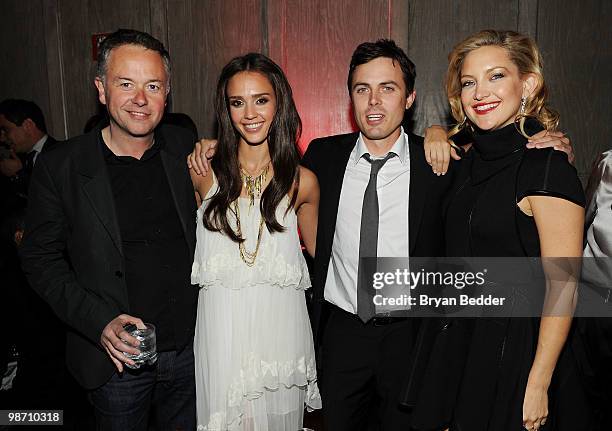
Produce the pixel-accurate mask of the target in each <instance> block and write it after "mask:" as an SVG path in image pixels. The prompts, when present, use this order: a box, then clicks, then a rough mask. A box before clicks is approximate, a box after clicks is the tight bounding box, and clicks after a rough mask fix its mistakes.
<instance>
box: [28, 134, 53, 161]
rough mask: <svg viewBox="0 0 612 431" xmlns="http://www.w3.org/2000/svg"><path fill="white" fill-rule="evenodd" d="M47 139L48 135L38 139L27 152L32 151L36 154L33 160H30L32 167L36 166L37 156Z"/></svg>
mask: <svg viewBox="0 0 612 431" xmlns="http://www.w3.org/2000/svg"><path fill="white" fill-rule="evenodd" d="M47 138H49V135H45V136H43V137H42V138H40V139H39V140H38V141H36V143H35V144H34V146H33V147H32V149H31V150H30V151H29V152H30V153H31V152H32V151H36V154H34V159H32V164H33V165H34V164H36V159H37V158H38V155H39V154H40V152H41V151H42V149H43V147H44V146H45V142H47Z"/></svg>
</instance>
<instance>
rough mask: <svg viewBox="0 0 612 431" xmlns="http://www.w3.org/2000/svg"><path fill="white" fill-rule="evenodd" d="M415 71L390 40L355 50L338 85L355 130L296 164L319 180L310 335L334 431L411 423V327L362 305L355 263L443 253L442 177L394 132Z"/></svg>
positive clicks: (409, 140) (419, 142)
mask: <svg viewBox="0 0 612 431" xmlns="http://www.w3.org/2000/svg"><path fill="white" fill-rule="evenodd" d="M415 75H416V73H415V68H414V64H413V63H412V62H411V61H410V60H409V59H408V57H407V56H406V54H405V53H404V52H403V51H402V50H401V49H400V48H399V47H397V46H396V45H395V43H394V42H393V41H390V40H379V41H377V42H375V43H363V44H361V45H359V46H358V47H357V49H356V50H355V52H354V53H353V57H352V60H351V65H350V67H349V76H348V83H347V84H348V89H349V93H350V96H351V102H352V107H353V112H354V116H355V122H356V123H357V125H358V126H359V130H360V133H352V134H347V135H339V136H331V137H328V138H321V139H315V140H314V141H312V142H311V143H310V145H309V147H308V150H307V152H306V154H305V155H304V158H303V159H302V164H303V165H304V166H306V167H307V168H309V169H311V170H312V171H313V172H314V173H315V174H316V175H317V177H318V180H319V184H321V200H320V205H319V228H318V233H317V252H316V256H315V262H314V282H313V290H314V295H315V304H316V306H317V305H318V306H319V307H318V310H315V319H314V320H315V322H314V326H315V328H314V331H315V333H316V336H317V338H319V340H318V341H319V342H320V343H321V344H322V348H321V349H322V350H321V355H320V361H321V366H322V379H321V390H322V394H321V395H322V399H323V414H324V418H325V422H326V425H327V428H328V429H330V430H334V431H341V430H347V431H348V430H351V431H355V430H362V429H367V426H368V422H369V419H370V422H371V418H373V417H375V418H376V419H375V422H377V423H378V426H377V429H381V430H385V431H386V430H407V429H410V426H411V414H410V411H409V410H404V409H401V408H400V407H399V400H400V392H401V390H402V388H403V385H404V382H405V378H406V376H407V375H408V374H409V373H410V371H409V370H410V367H411V360H412V359H413V356H414V354H415V352H414V344H415V340H416V335H417V333H418V330H419V321H418V320H415V319H408V318H406V317H397V316H395V317H394V316H393V315H392V314H388V315H386V316H381V315H380V314H378V315H376V314H374V312H375V311H377V310H368V309H367V308H368V303H369V305H370V307H371V304H372V298H371V297H368V295H367V290H368V288H371V287H372V279H371V277H370V278H369V282H368V281H364V278H367V277H368V274H367V270H364V266H363V263H364V260H361V258H362V257H376V256H386V257H407V256H440V255H443V251H444V242H443V224H442V212H441V201H442V197H443V196H444V193H445V192H446V190H447V189H448V187H449V185H450V184H451V180H452V175H451V174H447V175H446V176H437V175H435V174H434V173H433V172H432V170H431V168H430V166H429V165H428V164H427V161H426V160H425V155H424V151H423V139H422V138H421V137H419V136H416V135H413V134H411V133H406V132H404V130H403V128H402V127H401V124H402V120H403V118H404V114H405V111H406V110H407V109H409V108H410V107H411V105H412V103H413V102H414V99H415V92H414V80H415ZM451 171H452V170H451ZM374 190H376V192H375V193H373V191H374ZM364 274H365V275H364ZM370 276H371V274H370ZM368 283H369V285H368ZM321 308H323V309H327V310H328V311H327V312H325V310H323V313H321ZM327 314H329V318H328V319H327V320H326V322H322V321H321V318H320V316H321V315H327ZM378 427H380V428H378Z"/></svg>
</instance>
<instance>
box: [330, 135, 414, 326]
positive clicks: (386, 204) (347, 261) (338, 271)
mask: <svg viewBox="0 0 612 431" xmlns="http://www.w3.org/2000/svg"><path fill="white" fill-rule="evenodd" d="M390 152H391V153H395V154H397V156H396V157H391V158H390V159H389V160H388V161H387V162H386V163H385V165H384V166H383V167H382V168H381V170H380V171H379V173H378V179H377V184H376V190H377V192H378V206H379V229H378V244H377V250H378V251H377V256H378V257H407V256H408V250H409V239H408V193H409V190H410V153H409V149H408V135H406V134H405V133H404V129H401V133H400V137H399V138H398V140H397V141H395V143H394V144H393V147H392V148H391V151H390ZM366 153H369V152H368V149H367V147H366V145H365V142H364V141H363V136H362V135H361V134H359V138H358V139H357V143H356V145H355V147H354V148H353V151H352V152H351V155H350V157H349V159H348V162H347V164H346V171H345V173H344V179H343V181H342V190H341V192H340V202H339V205H338V217H337V220H336V229H335V231H334V240H333V244H332V251H331V258H330V265H329V268H328V271H327V280H326V282H325V299H326V300H327V301H329V302H331V303H332V304H334V305H336V306H338V307H340V308H342V309H343V310H345V311H348V312H349V313H353V314H355V313H356V310H357V269H358V267H359V237H360V230H361V208H362V206H363V195H364V193H365V189H366V187H367V185H368V181H369V179H370V167H371V165H370V163H369V162H368V161H367V160H366V159H365V158H364V157H363V155H364V154H366ZM383 157H384V156H382V157H376V158H383Z"/></svg>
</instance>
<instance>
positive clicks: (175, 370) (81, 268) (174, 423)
mask: <svg viewBox="0 0 612 431" xmlns="http://www.w3.org/2000/svg"><path fill="white" fill-rule="evenodd" d="M95 84H96V87H97V89H98V93H99V99H100V102H101V103H102V104H104V105H106V108H107V111H108V114H109V118H110V125H109V126H108V127H105V128H104V129H102V130H100V129H99V128H98V129H95V130H94V131H92V132H91V133H89V134H86V135H82V136H79V137H76V138H74V139H71V140H69V141H67V142H66V143H65V144H64V145H62V146H60V147H58V148H57V150H56V151H50V152H47V153H43V154H41V155H40V157H39V159H38V161H37V167H36V170H35V171H34V173H33V177H32V180H31V184H30V205H29V208H28V214H27V218H26V231H25V235H24V238H23V243H22V249H21V254H22V260H23V267H24V269H25V272H26V274H27V276H28V279H29V281H30V284H31V285H32V287H33V288H34V289H35V290H36V291H38V293H39V294H40V295H41V296H42V297H43V298H44V299H45V300H46V301H47V302H48V303H49V304H50V305H51V307H52V308H53V310H54V311H55V313H56V314H57V315H58V316H59V317H60V318H61V319H62V320H63V321H64V322H66V324H67V325H68V326H69V327H70V328H71V330H70V331H69V332H68V336H67V347H66V351H67V354H66V357H67V363H68V368H69V369H70V371H71V372H72V373H73V374H74V376H75V377H76V379H77V381H78V382H79V383H80V384H81V385H82V386H83V387H85V388H86V389H88V390H90V391H91V392H90V400H91V402H92V404H93V405H94V408H95V413H96V421H97V422H98V424H99V427H100V428H101V429H117V430H124V429H146V427H147V420H148V418H149V412H150V408H151V407H152V406H153V407H155V412H156V414H157V415H156V420H157V422H158V426H159V427H160V429H179V428H180V429H195V384H194V363H193V344H192V343H193V341H192V340H193V333H194V324H195V316H196V304H197V289H196V288H195V287H193V286H191V284H190V268H191V262H192V257H193V251H194V247H195V216H194V214H195V210H196V208H195V199H194V194H193V188H192V186H191V181H190V179H189V173H188V171H187V167H186V164H185V156H186V155H187V154H188V152H189V151H190V150H191V149H192V148H193V142H194V140H195V136H192V135H191V134H190V133H189V132H187V131H185V130H184V129H180V128H176V127H172V126H158V125H159V122H160V120H161V118H162V115H163V111H164V107H165V104H166V98H167V95H168V92H169V89H170V64H169V56H168V53H167V51H166V50H165V48H164V47H163V45H162V44H161V42H159V41H158V40H156V39H154V38H153V37H152V36H150V35H148V34H146V33H142V32H138V31H134V30H118V31H117V32H115V33H113V34H111V35H110V36H108V37H107V38H106V39H105V40H104V42H103V43H102V45H101V47H100V50H99V56H98V69H97V75H96V79H95ZM144 322H147V323H153V324H154V325H155V326H156V330H157V350H158V352H159V354H158V359H157V363H156V364H155V365H154V366H152V367H141V368H140V369H138V370H135V371H132V370H130V369H126V368H125V365H133V364H134V363H133V361H132V360H130V359H128V358H127V357H126V356H125V353H130V354H136V353H138V352H139V350H138V344H139V342H138V340H136V339H135V338H134V337H132V336H130V335H129V334H128V333H127V332H126V330H125V329H124V327H125V326H126V325H129V324H132V325H136V326H137V327H143V323H144Z"/></svg>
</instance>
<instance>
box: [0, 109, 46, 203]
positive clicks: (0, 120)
mask: <svg viewBox="0 0 612 431" xmlns="http://www.w3.org/2000/svg"><path fill="white" fill-rule="evenodd" d="M0 132H1V133H2V136H3V140H4V143H5V144H6V145H8V147H9V148H10V152H9V153H8V154H7V156H8V157H5V158H2V159H0V173H1V174H2V175H3V176H4V177H6V178H10V180H11V182H12V183H13V191H14V193H15V194H17V195H18V196H20V197H22V198H23V199H24V200H27V195H28V186H29V183H30V177H31V175H32V169H33V168H34V164H35V163H36V159H37V158H38V155H39V154H40V153H41V152H42V151H48V150H50V149H52V148H54V147H56V146H57V144H58V141H56V140H55V139H54V138H53V137H52V136H49V135H48V134H47V125H46V123H45V117H44V116H43V113H42V111H41V109H40V108H39V107H38V105H37V104H36V103H34V102H31V101H28V100H22V99H6V100H3V101H2V102H0Z"/></svg>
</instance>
